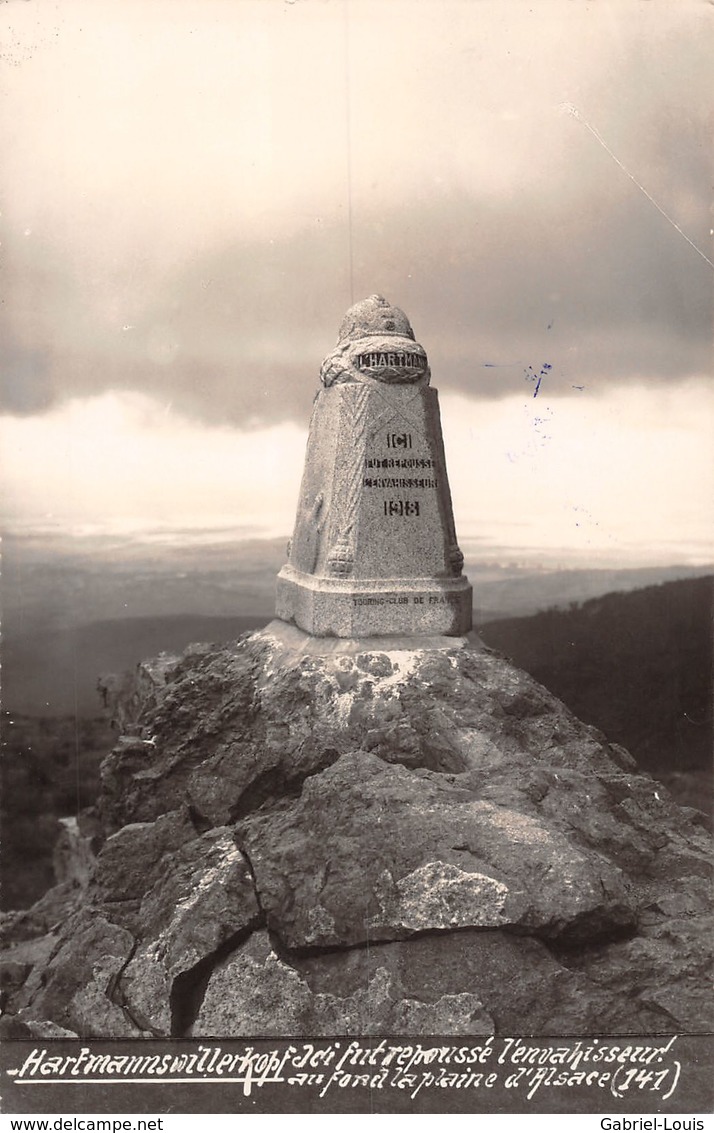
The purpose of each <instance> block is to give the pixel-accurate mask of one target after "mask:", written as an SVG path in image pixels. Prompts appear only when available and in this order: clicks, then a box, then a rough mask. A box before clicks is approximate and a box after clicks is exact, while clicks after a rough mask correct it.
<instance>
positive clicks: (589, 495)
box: [0, 0, 714, 562]
mask: <svg viewBox="0 0 714 1133" xmlns="http://www.w3.org/2000/svg"><path fill="white" fill-rule="evenodd" d="M0 13H1V15H0V20H1V21H2V24H3V25H4V27H3V29H2V30H3V32H4V35H3V36H2V42H3V44H4V46H3V48H2V55H1V57H0V68H1V69H2V72H3V75H2V92H3V93H2V103H1V105H0V152H2V154H3V162H2V166H3V177H2V182H3V183H2V199H3V207H2V214H3V215H2V245H3V247H2V252H3V260H2V273H3V288H2V293H3V302H2V305H1V306H0V319H1V320H2V326H1V327H0V354H1V359H0V366H1V371H0V378H1V381H2V399H3V402H2V412H3V414H4V416H3V419H2V424H3V465H4V478H5V494H4V511H5V513H6V517H7V519H8V521H9V522H10V523H11V524H14V525H16V526H17V525H19V524H22V525H25V526H27V525H30V526H32V525H35V526H39V525H42V524H47V523H51V524H58V525H60V526H61V525H65V526H67V527H71V526H72V525H74V527H75V529H76V530H78V531H79V530H83V529H86V528H88V527H92V528H93V529H98V528H100V527H101V526H102V525H105V526H107V527H108V528H111V527H114V528H116V527H117V526H118V527H122V528H123V529H125V530H133V529H140V528H144V529H147V528H151V527H152V526H153V527H156V526H163V527H166V528H170V527H172V526H175V527H179V526H185V525H194V526H196V527H197V528H198V527H200V526H202V525H205V526H220V525H224V524H225V525H229V526H230V525H233V526H235V527H236V528H241V529H247V528H255V529H257V530H264V531H265V532H266V533H283V532H287V531H288V529H289V527H290V526H291V522H292V517H293V514H294V507H295V501H296V496H297V487H298V483H299V477H300V472H301V468H302V456H303V451H304V443H305V430H306V424H307V420H308V417H309V412H310V404H311V401H312V398H313V396H314V393H315V390H316V388H317V384H318V373H319V366H320V362H321V360H322V358H323V357H324V355H325V354H326V353H328V351H329V350H330V349H331V347H332V345H333V343H334V340H335V336H336V332H337V327H338V325H339V322H340V319H341V317H342V315H343V313H344V311H345V309H346V308H347V307H348V306H349V305H350V303H351V302H352V301H353V300H356V299H359V298H362V297H363V296H365V295H369V294H372V293H374V292H381V293H383V294H385V295H387V297H388V298H389V299H390V300H391V301H393V302H394V303H397V304H398V305H399V306H401V307H403V308H404V309H405V310H406V311H407V313H408V314H409V316H410V318H411V321H412V324H413V326H414V328H415V332H416V336H417V339H418V340H419V341H420V342H421V343H422V344H423V345H424V347H425V348H426V350H427V353H428V354H429V359H430V363H431V368H432V375H433V378H432V381H433V384H434V385H435V386H436V387H437V388H438V389H439V391H440V397H441V402H442V416H443V418H444V430H445V436H446V444H447V457H448V463H449V473H450V479H451V485H452V493H453V496H454V502H455V509H456V517H457V527H458V529H459V531H460V532H461V533H463V534H464V535H467V536H469V537H474V538H476V537H478V538H481V539H483V540H484V544H486V543H494V544H499V545H504V546H510V547H514V548H517V547H521V546H526V547H531V548H534V547H538V546H543V547H550V548H554V547H562V548H563V551H564V554H565V553H571V552H572V554H576V553H577V554H579V555H582V554H585V555H587V554H588V553H590V552H591V553H592V554H593V555H594V556H596V555H600V556H602V555H605V556H607V557H609V558H611V559H612V560H614V561H618V560H621V561H623V562H624V561H627V562H630V561H635V560H640V561H651V560H652V559H653V558H655V559H662V560H665V561H701V562H705V561H711V558H712V557H713V556H714V552H713V551H712V547H711V542H710V535H711V531H712V520H713V519H714V516H713V515H712V506H713V505H712V501H713V500H714V464H713V461H712V456H711V450H712V447H713V446H712V445H711V435H712V427H713V425H714V393H713V392H712V387H711V380H710V374H711V331H712V319H711V316H712V281H713V280H714V267H713V264H712V261H713V260H714V251H713V250H712V239H711V232H712V227H713V226H714V219H713V217H712V213H711V184H712V175H711V174H712V170H711V160H712V152H711V136H712V113H713V110H714V83H713V81H712V78H711V58H712V48H713V47H714V31H713V27H714V8H712V6H711V5H710V4H708V3H707V2H706V0H678V2H677V3H672V2H671V0H663V2H659V0H615V2H614V3H607V2H606V0H599V2H598V3H597V4H594V3H592V4H591V3H585V2H582V3H580V2H578V0H566V2H565V3H562V2H561V0H540V2H539V3H537V4H530V5H529V4H528V3H527V2H524V3H521V2H519V0H494V2H491V0H292V2H291V0H61V2H45V0H9V2H8V3H5V4H4V5H3V6H2V8H1V9H0ZM545 366H548V367H550V368H549V369H547V370H546V371H545V375H544V377H543V379H542V381H541V382H540V385H539V387H538V389H537V396H534V393H535V392H536V385H537V377H538V375H540V374H541V372H542V370H543V367H545ZM534 379H535V380H534Z"/></svg>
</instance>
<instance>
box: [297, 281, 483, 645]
mask: <svg viewBox="0 0 714 1133" xmlns="http://www.w3.org/2000/svg"><path fill="white" fill-rule="evenodd" d="M320 378H321V381H322V389H321V390H320V392H319V393H318V394H317V397H316V399H315V404H314V408H313V413H312V418H311V421H310V431H309V437H308V443H307V455H306V459H305V471H304V474H303V479H302V485H301V488H300V497H299V502H298V512H297V518H296V522H295V529H294V533H293V537H292V539H291V541H290V543H289V545H288V562H287V563H286V565H285V566H284V567H283V568H282V570H281V571H280V573H279V575H278V585H277V605H276V613H277V616H278V617H279V618H281V619H282V620H283V621H286V622H292V623H294V624H295V625H297V626H298V627H299V628H300V629H302V630H304V631H305V632H307V633H309V634H312V635H313V636H315V637H344V638H353V637H371V636H378V635H386V634H391V635H393V634H407V635H411V634H414V635H419V634H423V635H448V636H453V635H455V636H460V635H463V634H465V633H467V632H468V631H469V630H470V628H471V605H472V588H471V586H470V584H469V581H468V579H467V578H466V577H465V576H464V575H463V574H462V567H463V561H464V560H463V555H462V553H461V551H460V550H459V546H458V543H457V541H456V530H455V527H454V517H453V509H452V504H451V493H450V491H449V484H448V479H447V474H446V460H445V456H444V444H443V438H442V432H441V419H440V416H439V402H438V395H437V392H436V390H435V389H433V388H431V387H430V385H429V379H430V370H429V364H428V360H427V356H426V352H425V351H424V349H423V347H422V346H420V345H419V344H418V343H417V342H416V341H415V339H414V332H413V330H412V328H411V325H410V323H409V320H408V318H407V316H406V315H405V314H404V312H403V311H401V310H400V309H399V308H398V307H393V306H391V304H390V303H388V302H387V300H386V299H384V298H382V297H381V296H379V295H373V296H371V297H370V298H369V299H363V300H362V301H361V302H359V303H356V304H355V305H354V306H353V307H351V308H350V309H349V310H348V312H347V314H346V315H345V317H344V319H343V321H342V324H341V326H340V330H339V336H338V340H337V346H336V347H335V349H334V350H333V351H332V352H331V353H330V354H329V355H328V356H327V358H326V359H325V361H324V362H323V364H322V369H321V373H320Z"/></svg>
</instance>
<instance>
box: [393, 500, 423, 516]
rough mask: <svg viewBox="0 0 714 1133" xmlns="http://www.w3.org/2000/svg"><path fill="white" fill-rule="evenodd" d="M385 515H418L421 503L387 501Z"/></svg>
mask: <svg viewBox="0 0 714 1133" xmlns="http://www.w3.org/2000/svg"><path fill="white" fill-rule="evenodd" d="M384 514H385V515H418V514H419V503H418V501H417V500H385V501H384Z"/></svg>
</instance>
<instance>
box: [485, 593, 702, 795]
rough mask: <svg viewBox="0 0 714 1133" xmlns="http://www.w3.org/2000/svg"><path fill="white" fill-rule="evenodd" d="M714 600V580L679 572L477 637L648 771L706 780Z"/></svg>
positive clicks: (497, 625)
mask: <svg viewBox="0 0 714 1133" xmlns="http://www.w3.org/2000/svg"><path fill="white" fill-rule="evenodd" d="M713 599H714V578H712V577H705V578H692V579H684V580H681V581H678V582H667V583H664V584H662V585H659V586H648V587H646V588H645V589H643V590H635V591H632V592H630V593H627V594H621V593H618V594H606V595H605V596H604V597H602V598H595V599H592V600H591V601H588V602H585V603H583V605H581V606H579V605H572V606H571V607H570V608H569V609H566V610H562V609H549V610H544V611H542V612H540V613H538V614H535V615H534V616H532V617H528V618H509V619H508V620H502V621H493V622H490V623H488V624H487V625H484V626H482V627H481V635H482V637H483V639H484V641H485V642H486V644H487V645H490V646H491V647H492V648H495V649H498V650H500V651H501V652H502V653H505V654H506V655H507V656H508V657H510V658H511V659H512V660H513V661H514V662H515V664H516V665H518V666H519V667H520V668H523V669H525V670H526V671H527V672H529V673H530V674H531V675H532V676H534V677H535V678H536V679H537V680H539V681H540V682H541V683H542V684H544V685H545V686H546V687H547V688H548V689H550V691H551V692H553V693H555V695H556V696H558V697H560V699H561V700H563V701H565V703H566V704H567V705H568V707H569V708H570V709H571V710H572V711H573V712H574V713H575V714H576V716H579V717H580V718H581V719H582V720H585V721H586V722H588V723H591V724H595V725H596V726H597V727H598V728H601V729H602V731H603V732H604V733H605V734H606V735H607V737H608V738H609V739H610V740H614V741H616V742H617V743H620V744H622V745H623V746H624V747H626V748H628V749H629V750H630V751H632V752H633V754H634V755H636V757H637V759H638V761H639V763H640V764H641V766H643V767H644V768H646V769H648V770H650V771H653V772H655V773H657V774H659V773H682V772H693V771H696V772H702V773H704V774H706V775H707V777H709V775H710V771H711V757H712V747H713V742H712V643H713V639H712V606H713Z"/></svg>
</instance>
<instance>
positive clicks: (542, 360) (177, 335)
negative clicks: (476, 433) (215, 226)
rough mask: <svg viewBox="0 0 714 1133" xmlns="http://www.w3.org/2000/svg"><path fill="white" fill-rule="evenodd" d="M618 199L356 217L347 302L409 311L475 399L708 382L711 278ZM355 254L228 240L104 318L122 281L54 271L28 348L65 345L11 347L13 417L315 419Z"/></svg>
mask: <svg viewBox="0 0 714 1133" xmlns="http://www.w3.org/2000/svg"><path fill="white" fill-rule="evenodd" d="M617 173H618V171H617V170H614V172H613V176H616V175H617ZM621 190H622V187H620V186H616V191H615V192H611V193H610V194H609V195H608V193H607V192H600V193H599V195H592V194H591V195H589V196H588V195H583V196H582V198H581V199H580V200H578V201H577V202H576V203H575V205H574V206H573V207H571V209H570V211H565V210H564V209H563V205H562V202H559V201H555V200H554V201H548V200H545V201H540V202H531V203H530V206H529V207H528V208H527V209H526V208H524V207H523V204H522V203H521V202H520V201H518V200H517V199H514V200H511V201H509V202H505V203H500V204H494V202H493V201H484V200H482V199H479V198H477V197H473V198H471V197H469V196H467V195H466V194H461V195H459V196H457V195H455V194H452V193H445V194H444V195H443V197H442V199H440V200H438V201H434V202H432V203H431V204H430V205H428V206H425V205H422V206H420V207H417V206H416V205H406V206H405V207H404V208H402V209H399V210H391V211H389V212H382V213H381V214H380V215H379V217H378V218H377V217H370V216H362V217H359V218H357V219H356V221H355V224H354V227H353V264H354V273H353V277H354V278H353V283H354V292H355V295H354V297H355V299H357V298H360V297H362V296H363V295H366V294H370V293H373V292H375V291H379V292H383V293H384V294H386V295H387V297H388V298H389V299H390V300H391V301H392V302H394V303H397V304H398V305H401V306H403V307H404V308H405V309H406V311H407V312H408V314H409V315H410V317H411V319H412V323H413V325H414V329H415V333H416V335H417V338H418V339H419V341H421V342H422V344H423V345H424V346H425V347H426V349H427V351H428V353H429V355H430V359H431V363H432V371H433V375H434V379H433V380H434V384H435V385H436V386H438V388H440V389H444V390H449V389H451V390H458V391H460V392H463V393H466V394H468V395H470V396H473V397H498V396H503V395H507V394H511V393H514V392H518V391H519V390H520V389H522V388H524V380H525V378H526V376H527V370H528V367H532V368H534V369H535V370H536V371H537V370H538V368H539V367H541V366H543V365H544V364H546V363H547V364H548V365H549V366H550V367H551V369H550V371H549V373H548V392H550V393H551V394H554V393H557V392H564V391H567V390H570V389H571V388H572V386H573V384H576V383H577V384H583V383H586V384H593V385H597V386H598V387H602V386H603V385H606V384H608V383H612V382H615V383H622V382H627V381H630V380H636V381H638V382H641V381H647V382H652V383H656V382H662V381H667V382H671V381H676V380H677V379H679V378H686V377H688V376H690V375H692V374H697V373H702V372H705V371H706V369H707V367H708V359H709V347H710V312H711V299H712V290H711V282H712V278H713V276H712V272H711V270H710V269H709V267H708V266H707V265H706V264H705V263H704V262H703V261H701V259H700V258H699V257H697V256H696V254H695V253H694V252H693V251H692V249H691V248H690V247H689V246H688V245H687V244H686V242H685V241H684V240H683V239H682V237H681V236H680V235H679V234H678V233H677V232H676V231H675V230H674V229H673V228H672V227H671V226H670V225H668V224H667V223H666V222H665V221H664V220H663V218H662V217H661V216H660V214H659V213H658V212H657V211H656V210H655V209H654V208H653V207H652V205H651V204H650V203H649V202H648V201H647V200H646V199H645V198H644V197H643V196H642V195H641V194H639V193H638V192H637V191H636V189H635V188H634V187H632V188H630V186H629V185H626V186H625V191H624V192H622V191H621ZM695 235H698V236H701V235H702V233H701V231H700V232H696V233H695ZM346 249H347V232H346V229H345V228H344V227H337V226H330V225H327V224H319V225H318V224H314V225H312V226H310V227H306V228H304V229H303V230H302V231H301V232H299V233H297V234H294V235H293V236H292V237H289V238H285V239H283V240H281V241H279V242H278V241H275V242H274V243H272V242H268V241H255V242H247V241H241V242H238V241H234V242H226V243H225V244H224V245H223V246H222V247H220V248H215V249H211V250H206V251H205V252H202V253H200V254H195V255H194V256H192V257H191V258H190V259H187V260H186V261H184V263H183V265H182V266H181V267H180V268H178V269H174V270H173V271H172V272H171V273H166V274H164V276H163V278H159V279H157V280H156V282H155V285H154V286H153V287H151V286H147V284H146V281H144V282H142V283H141V284H138V283H137V286H136V287H134V286H133V285H132V283H131V280H129V282H127V281H126V280H124V281H123V282H122V284H121V287H120V288H118V295H119V298H118V299H117V301H116V310H115V312H114V313H113V316H112V318H111V319H107V318H106V317H105V316H104V317H102V318H100V317H99V315H95V316H94V317H93V316H92V314H91V310H92V290H93V288H99V290H100V292H107V293H111V291H112V286H113V281H112V278H111V277H110V276H107V278H104V279H98V280H97V279H95V280H93V281H92V282H91V285H90V286H89V287H87V286H83V285H82V283H81V281H79V280H77V279H76V278H72V273H71V272H70V273H68V274H69V277H70V278H69V279H68V283H67V286H66V287H65V289H64V291H63V289H62V286H61V278H57V279H55V280H54V281H53V280H52V279H50V280H49V281H48V279H47V271H46V272H45V283H44V291H45V294H46V295H48V296H49V302H48V304H46V306H45V309H44V311H43V313H42V315H41V316H39V315H38V314H37V312H34V313H33V316H32V324H33V328H34V332H35V335H34V339H35V343H42V342H51V344H52V345H51V348H50V347H48V348H46V350H44V351H43V350H42V349H41V347H38V345H33V346H32V347H30V348H29V349H28V350H27V351H26V352H22V351H21V350H19V349H18V347H17V346H15V347H14V348H13V350H12V354H11V357H10V358H9V359H7V360H6V361H5V364H4V366H3V374H4V381H5V383H6V385H7V388H6V392H5V398H6V400H5V407H6V410H7V411H8V412H10V413H34V412H37V411H40V410H42V409H44V408H46V407H48V406H49V405H50V404H53V403H54V402H56V401H58V400H60V399H63V398H66V397H68V396H88V395H92V394H96V393H99V392H101V391H103V390H104V389H108V388H118V389H134V390H139V391H141V392H144V393H148V394H150V395H152V396H154V397H157V398H160V399H164V400H165V401H166V403H167V404H168V403H171V404H172V405H173V407H174V408H175V409H176V410H177V411H179V412H184V413H187V414H189V415H191V416H195V417H197V418H201V419H204V420H208V421H217V420H225V421H227V422H231V423H235V424H238V425H249V424H253V423H259V422H265V421H271V420H280V419H287V418H295V419H297V420H300V421H304V420H306V417H307V414H308V413H309V406H310V402H311V399H312V397H313V395H314V392H315V390H316V389H317V375H318V371H319V365H320V362H321V360H322V357H323V356H324V355H325V354H326V353H327V352H328V351H329V349H330V348H331V346H332V345H333V343H334V340H335V336H336V331H337V327H338V325H339V322H340V319H341V317H342V314H343V313H344V310H345V309H346V307H347V306H348V305H349V303H350V280H349V278H348V273H347V270H346V265H347V254H346ZM61 267H62V265H61V264H60V263H58V262H57V258H56V257H55V259H54V266H53V270H54V271H55V272H59V273H60V277H61ZM53 304H54V305H55V307H54V310H53ZM55 311H56V314H55ZM6 341H7V340H6Z"/></svg>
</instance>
